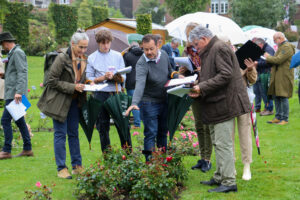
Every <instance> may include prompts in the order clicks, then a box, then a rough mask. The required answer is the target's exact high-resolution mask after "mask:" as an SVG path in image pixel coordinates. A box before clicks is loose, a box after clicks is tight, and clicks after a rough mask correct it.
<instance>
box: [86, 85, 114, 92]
mask: <svg viewBox="0 0 300 200" xmlns="http://www.w3.org/2000/svg"><path fill="white" fill-rule="evenodd" d="M107 86H108V84H107V83H104V84H100V85H97V84H94V85H85V86H84V89H83V90H84V91H91V92H95V91H100V90H102V89H103V88H105V87H107Z"/></svg>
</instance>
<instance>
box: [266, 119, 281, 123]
mask: <svg viewBox="0 0 300 200" xmlns="http://www.w3.org/2000/svg"><path fill="white" fill-rule="evenodd" d="M279 122H280V120H279V119H277V118H274V119H272V120H270V121H267V123H269V124H277V123H279Z"/></svg>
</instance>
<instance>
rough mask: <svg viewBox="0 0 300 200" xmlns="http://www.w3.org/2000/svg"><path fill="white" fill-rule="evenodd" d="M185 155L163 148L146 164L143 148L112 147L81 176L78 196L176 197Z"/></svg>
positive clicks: (79, 197)
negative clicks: (137, 149)
mask: <svg viewBox="0 0 300 200" xmlns="http://www.w3.org/2000/svg"><path fill="white" fill-rule="evenodd" d="M182 156H183V155H182V154H181V152H177V151H176V148H172V149H171V150H170V151H168V153H167V154H165V153H163V152H162V151H161V150H159V151H158V152H156V153H154V154H153V156H152V159H151V161H149V162H147V163H145V162H144V156H143V155H142V154H141V152H140V151H133V152H132V153H131V154H127V153H126V152H125V151H124V150H111V151H109V152H108V153H106V154H105V156H104V159H102V160H99V161H97V162H96V163H95V164H94V165H91V166H90V167H89V168H88V169H87V170H86V171H85V172H84V174H82V175H81V176H79V177H78V179H77V180H78V183H77V188H76V190H75V195H76V196H77V198H78V199H82V200H83V199H102V200H106V199H147V200H148V199H149V200H152V199H153V200H155V199H174V196H175V195H176V194H177V193H178V191H179V189H180V187H181V186H183V181H184V180H186V178H187V170H186V169H185V168H184V166H183V163H182Z"/></svg>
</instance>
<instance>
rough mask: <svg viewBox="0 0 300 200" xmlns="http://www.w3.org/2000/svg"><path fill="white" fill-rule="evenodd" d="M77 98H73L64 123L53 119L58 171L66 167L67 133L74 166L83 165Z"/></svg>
mask: <svg viewBox="0 0 300 200" xmlns="http://www.w3.org/2000/svg"><path fill="white" fill-rule="evenodd" d="M77 104H78V103H77V100H73V101H72V103H71V106H70V109H69V112H68V116H67V119H66V121H64V122H63V123H62V122H60V121H57V120H55V119H53V126H54V153H55V161H56V165H57V171H60V170H62V169H64V168H66V163H65V162H66V135H67V134H68V143H69V149H70V154H71V164H72V167H73V168H75V167H76V166H81V165H82V161H81V160H82V159H81V154H80V145H79V138H78V126H79V108H78V105H77Z"/></svg>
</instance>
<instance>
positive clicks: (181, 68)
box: [179, 66, 188, 74]
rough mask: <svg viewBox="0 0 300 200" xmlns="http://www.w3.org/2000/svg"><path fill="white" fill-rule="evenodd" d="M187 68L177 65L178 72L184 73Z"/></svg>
mask: <svg viewBox="0 0 300 200" xmlns="http://www.w3.org/2000/svg"><path fill="white" fill-rule="evenodd" d="M187 70H188V69H187V67H184V66H183V67H179V74H184V73H185V72H186V71H187Z"/></svg>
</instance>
